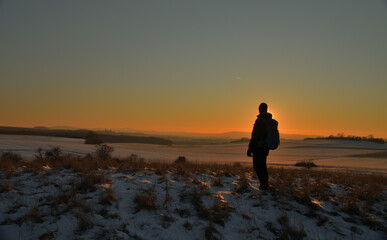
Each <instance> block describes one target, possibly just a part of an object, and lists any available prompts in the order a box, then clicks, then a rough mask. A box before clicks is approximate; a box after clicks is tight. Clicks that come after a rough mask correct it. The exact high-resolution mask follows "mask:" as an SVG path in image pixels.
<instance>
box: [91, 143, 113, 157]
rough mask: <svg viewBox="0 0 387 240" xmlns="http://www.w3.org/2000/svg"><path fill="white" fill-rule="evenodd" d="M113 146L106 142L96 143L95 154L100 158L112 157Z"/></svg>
mask: <svg viewBox="0 0 387 240" xmlns="http://www.w3.org/2000/svg"><path fill="white" fill-rule="evenodd" d="M113 151H114V148H113V147H111V146H109V145H107V144H99V145H97V149H96V150H95V154H96V156H97V158H98V159H100V160H107V159H111V158H112V153H113Z"/></svg>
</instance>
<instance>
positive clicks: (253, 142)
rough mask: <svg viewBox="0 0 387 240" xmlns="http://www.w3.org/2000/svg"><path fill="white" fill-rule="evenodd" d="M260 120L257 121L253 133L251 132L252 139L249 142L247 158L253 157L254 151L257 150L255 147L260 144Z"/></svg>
mask: <svg viewBox="0 0 387 240" xmlns="http://www.w3.org/2000/svg"><path fill="white" fill-rule="evenodd" d="M258 125H259V124H258V119H257V120H255V123H254V127H253V131H252V132H251V138H250V142H249V148H248V150H247V156H249V157H251V153H252V152H253V149H254V148H255V145H256V144H257V142H258V140H259V139H258V132H259V129H258Z"/></svg>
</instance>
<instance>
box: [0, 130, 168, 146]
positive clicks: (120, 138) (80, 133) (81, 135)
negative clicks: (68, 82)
mask: <svg viewBox="0 0 387 240" xmlns="http://www.w3.org/2000/svg"><path fill="white" fill-rule="evenodd" d="M89 132H90V130H86V129H78V130H63V129H49V128H45V127H35V128H22V127H4V126H0V134H11V135H32V136H50V137H67V138H78V139H85V138H86V135H87V134H88V133H89ZM95 134H96V135H97V136H98V138H99V139H101V140H102V141H103V142H104V143H147V144H159V145H172V141H171V140H169V139H165V138H159V137H152V136H146V137H145V136H130V135H123V134H121V135H120V134H106V133H95Z"/></svg>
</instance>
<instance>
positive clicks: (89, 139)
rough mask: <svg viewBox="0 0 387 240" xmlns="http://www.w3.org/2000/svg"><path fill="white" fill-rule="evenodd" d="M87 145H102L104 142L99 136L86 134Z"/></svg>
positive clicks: (90, 133)
mask: <svg viewBox="0 0 387 240" xmlns="http://www.w3.org/2000/svg"><path fill="white" fill-rule="evenodd" d="M85 143H86V144H102V143H103V141H102V140H101V139H100V138H99V137H98V135H97V134H95V133H94V132H92V131H90V132H88V133H87V134H86V137H85Z"/></svg>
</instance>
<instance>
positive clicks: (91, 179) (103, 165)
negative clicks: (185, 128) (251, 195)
mask: <svg viewBox="0 0 387 240" xmlns="http://www.w3.org/2000/svg"><path fill="white" fill-rule="evenodd" d="M107 150H109V149H107ZM50 151H51V152H52V153H50V154H48V155H47V154H45V153H44V152H42V151H40V152H38V155H37V157H36V159H35V160H34V161H31V162H25V161H23V159H21V158H20V156H18V155H15V154H12V153H2V155H1V158H0V176H1V183H0V193H1V192H6V191H11V190H12V189H13V187H12V186H11V185H10V184H9V182H11V181H10V180H9V179H10V178H11V177H12V176H16V175H19V174H20V173H22V172H23V171H29V172H34V173H40V172H42V171H45V170H44V167H45V166H47V165H48V166H49V167H50V168H51V170H50V172H47V174H54V173H55V171H59V170H62V169H70V170H73V171H74V172H77V173H79V177H80V178H79V181H75V182H74V184H73V187H74V189H72V190H69V191H66V192H64V193H61V194H59V195H57V196H53V197H51V198H50V209H51V214H52V215H54V216H55V215H56V216H58V215H60V214H62V213H63V212H66V211H69V210H71V209H74V208H75V209H80V212H82V213H83V214H85V212H88V211H90V209H88V208H87V206H85V204H84V203H83V202H82V201H80V200H79V199H77V197H76V194H77V193H82V192H93V191H95V190H96V189H97V186H98V185H100V184H104V183H109V182H110V181H111V180H110V179H109V178H107V177H106V176H105V175H104V170H107V169H111V168H115V169H119V170H121V171H123V172H126V173H131V172H133V173H134V172H137V171H144V172H147V173H149V174H157V175H159V176H162V177H160V178H163V179H164V181H165V199H164V204H165V203H168V202H169V201H170V193H169V191H170V189H169V180H168V177H167V176H168V174H171V176H172V178H174V179H178V180H179V181H182V182H184V183H185V184H187V189H186V190H184V191H183V192H181V193H180V199H181V201H186V200H188V201H189V202H191V203H192V205H193V206H194V209H195V210H196V213H197V215H198V216H199V217H200V218H202V219H206V220H208V221H209V223H211V224H219V225H223V224H224V221H225V220H226V219H227V216H228V214H229V213H230V211H231V209H229V208H228V206H226V205H224V203H222V202H221V201H218V200H215V201H214V205H213V206H212V207H206V206H204V205H203V202H202V199H201V198H202V197H203V196H208V195H209V189H208V188H209V185H208V183H207V182H204V181H200V180H198V179H197V177H198V176H199V179H200V175H202V174H204V175H206V176H210V177H211V178H212V182H211V183H212V186H217V187H222V186H223V185H224V184H223V181H222V178H225V177H236V178H238V181H237V184H236V186H235V188H234V191H235V192H236V193H244V192H246V191H249V188H250V187H249V186H250V183H249V177H250V176H253V175H254V172H253V169H252V167H245V166H242V165H241V164H234V165H232V164H208V163H193V162H185V163H180V164H174V163H166V162H147V161H144V160H143V159H140V158H139V157H138V156H129V157H128V158H124V159H116V158H112V157H111V156H110V155H103V154H100V155H97V154H89V155H87V156H76V155H65V154H62V153H61V151H60V149H56V150H50ZM269 172H270V179H269V182H270V184H271V190H270V191H269V192H270V194H271V195H272V196H273V197H274V198H275V197H278V196H281V197H285V198H290V199H296V200H297V201H298V202H300V203H302V204H304V205H306V206H308V207H309V209H310V212H311V214H310V216H313V217H316V216H318V214H315V213H313V212H314V211H315V208H316V206H315V204H314V203H313V201H312V199H317V200H319V201H330V202H331V203H333V204H336V205H339V206H340V209H342V211H343V212H345V213H347V214H350V215H355V216H359V217H360V218H361V219H363V220H364V221H365V222H367V223H369V224H374V223H373V222H370V221H369V220H367V218H366V216H367V214H368V215H369V214H376V212H377V210H376V209H374V208H373V205H374V204H375V203H376V202H378V201H381V199H382V198H383V191H384V189H385V186H386V185H387V177H386V176H384V175H375V174H361V173H354V172H339V171H326V170H318V169H316V170H314V169H304V168H298V169H296V168H295V169H291V168H287V169H285V168H270V169H269ZM43 173H45V172H43ZM7 179H8V180H7ZM334 186H340V187H342V188H344V189H345V195H343V194H342V195H335V194H334V193H333V192H332V191H331V190H332V187H334ZM156 199H157V196H156V193H155V192H154V190H153V189H148V190H140V191H139V192H138V193H137V195H136V197H135V199H134V202H135V204H136V210H137V211H140V210H142V209H147V210H156V209H157V208H158V206H157V204H156ZM116 201H117V200H116V197H115V195H114V192H113V191H112V190H111V189H108V190H106V191H104V192H103V193H102V195H101V197H100V203H101V204H103V205H106V204H107V205H110V204H113V203H114V202H116ZM63 206H67V207H63ZM34 211H35V210H34ZM34 216H35V217H34ZM36 216H39V215H36V214H35V215H34V212H33V211H32V210H31V213H30V214H29V215H26V216H25V218H29V219H39V217H36ZM316 218H317V217H316ZM316 221H317V224H321V225H323V224H324V223H325V222H326V219H318V220H316ZM269 225H270V224H269ZM269 225H268V226H267V227H268V228H272V230H273V231H274V230H275V227H274V225H272V226H271V227H270V226H269ZM85 226H86V227H85ZM88 226H89V224H88V221H87V218H84V219H83V220H80V227H79V229H80V230H82V229H87V227H88ZM281 226H282V229H277V230H275V231H274V232H276V233H277V234H278V232H279V231H282V232H285V233H286V231H288V230H287V229H286V228H285V227H286V225H281ZM284 226H285V227H284ZM289 234H293V233H289V231H288V232H287V233H286V234H284V236H288V237H289V236H290V235H289Z"/></svg>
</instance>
